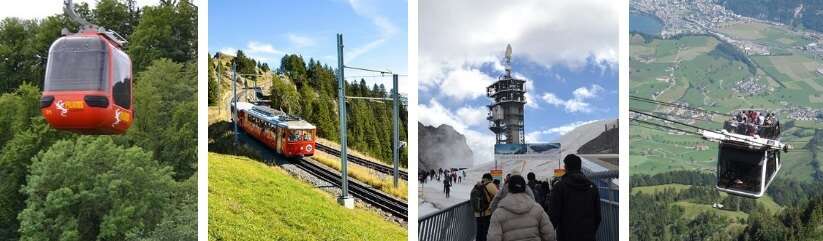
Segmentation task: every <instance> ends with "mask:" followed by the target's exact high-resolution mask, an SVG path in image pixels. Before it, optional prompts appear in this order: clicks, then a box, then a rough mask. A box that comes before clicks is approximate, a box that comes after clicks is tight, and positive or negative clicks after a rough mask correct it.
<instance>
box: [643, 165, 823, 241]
mask: <svg viewBox="0 0 823 241" xmlns="http://www.w3.org/2000/svg"><path fill="white" fill-rule="evenodd" d="M714 183H715V177H714V175H713V174H712V173H706V172H697V171H673V172H668V173H661V174H657V175H653V176H650V175H634V176H632V178H631V186H632V188H637V187H643V186H656V185H663V184H684V185H690V186H689V187H688V188H684V189H679V190H678V189H675V188H663V189H662V190H658V191H656V192H642V191H639V192H632V194H631V197H630V200H631V209H630V211H629V221H630V226H631V228H630V230H631V233H630V237H631V240H644V241H646V240H715V241H720V240H730V241H731V240H738V241H745V240H766V241H768V240H775V241H777V240H821V239H823V232H822V231H821V230H822V229H821V227H823V184H819V183H803V182H795V181H787V180H784V179H778V180H775V181H774V183H772V184H771V185H770V187H769V191H768V194H769V196H770V197H772V198H773V199H774V201H775V202H776V203H777V204H779V205H781V206H782V207H784V208H783V210H782V211H779V212H774V211H769V210H768V209H767V208H766V207H764V206H763V205H761V204H760V203H758V202H756V201H755V199H748V198H740V197H735V196H730V195H726V196H725V197H722V196H721V195H720V193H719V192H718V191H716V190H715V189H714ZM677 202H688V203H692V204H705V205H712V204H714V203H719V204H722V205H723V207H722V208H717V209H718V210H728V211H741V212H743V213H747V214H748V218H738V219H733V218H730V217H726V216H722V215H720V214H719V211H699V210H698V213H697V214H696V215H695V216H694V217H693V218H691V219H687V218H683V217H684V215H685V214H686V212H687V210H686V208H684V207H683V206H681V205H672V204H673V203H677Z"/></svg>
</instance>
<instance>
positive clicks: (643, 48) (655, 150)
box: [629, 25, 823, 181]
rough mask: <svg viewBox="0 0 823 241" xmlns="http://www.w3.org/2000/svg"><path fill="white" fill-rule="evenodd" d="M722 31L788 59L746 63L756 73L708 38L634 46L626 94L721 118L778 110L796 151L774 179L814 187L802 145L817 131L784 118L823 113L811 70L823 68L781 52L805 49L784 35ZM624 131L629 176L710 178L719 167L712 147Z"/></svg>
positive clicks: (822, 82) (813, 171)
mask: <svg viewBox="0 0 823 241" xmlns="http://www.w3.org/2000/svg"><path fill="white" fill-rule="evenodd" d="M723 31H726V32H727V33H728V34H730V35H732V36H735V37H741V38H744V39H755V40H758V41H762V42H764V43H766V44H768V45H769V46H770V47H772V48H770V49H771V50H772V51H777V50H783V51H784V52H787V53H788V55H784V56H754V57H751V59H752V61H753V62H752V63H753V64H752V65H751V66H755V68H754V69H750V68H749V65H747V64H746V63H745V62H744V61H743V60H741V59H740V58H739V57H738V56H735V54H733V53H730V51H732V50H729V49H724V48H722V46H721V45H723V44H722V43H720V42H719V41H718V40H717V39H716V38H714V37H711V36H683V37H681V38H678V39H665V40H664V39H653V40H650V41H633V42H632V43H631V46H630V52H631V59H630V60H631V73H630V77H631V82H630V85H631V88H630V94H631V95H634V96H640V97H644V98H653V99H657V100H661V101H668V102H677V103H681V104H688V105H689V106H694V107H699V108H703V109H707V110H712V111H718V112H723V113H727V112H729V111H731V110H735V109H740V108H762V109H769V110H772V111H777V113H778V115H779V116H780V117H781V118H782V121H783V123H784V124H786V125H784V130H783V135H782V137H783V140H784V141H787V142H789V143H791V144H792V145H793V146H795V147H798V148H799V149H798V150H796V151H794V152H791V153H787V154H784V155H783V159H784V160H785V161H786V162H784V167H783V171H781V173H782V175H780V176H779V177H778V178H788V179H792V180H798V181H812V180H813V178H814V177H815V176H816V175H818V174H817V172H819V171H817V167H816V166H817V164H816V163H815V162H816V160H815V158H813V153H812V151H811V150H809V149H807V147H806V143H807V142H808V141H809V140H810V139H811V138H810V136H811V135H810V134H809V133H813V132H814V129H821V128H823V125H821V124H820V123H815V122H813V121H790V119H789V118H788V117H789V116H790V114H791V113H794V112H795V111H797V110H798V109H802V108H823V96H822V95H821V94H820V91H823V77H820V76H819V75H817V74H816V73H815V71H816V67H817V66H823V61H819V60H815V59H813V58H811V57H809V56H807V55H805V54H804V53H803V52H801V51H798V50H796V49H792V48H787V47H785V45H786V43H794V44H797V43H803V42H802V41H800V37H798V36H796V35H790V34H789V33H788V32H786V31H785V30H783V29H778V28H774V27H769V26H767V25H753V26H736V27H735V26H729V27H728V28H727V29H724V30H723ZM635 37H637V36H635ZM780 39H784V40H785V39H794V41H791V42H790V41H780ZM780 43H783V45H780ZM740 82H746V83H749V84H748V85H752V86H759V88H757V90H756V91H755V92H752V89H750V88H741V87H740V86H744V85H742V84H740ZM630 108H632V109H639V110H645V111H659V112H668V109H666V108H661V107H659V106H654V105H650V104H646V103H642V102H634V101H633V102H632V103H630ZM686 120H687V121H694V120H690V119H686ZM720 121H722V117H716V118H714V119H713V120H712V121H711V122H708V121H694V122H693V124H695V125H698V126H702V127H704V128H709V129H719V128H721V124H719V123H720ZM789 122H791V126H789V125H788V124H789ZM630 128H631V129H630V131H629V133H630V139H631V146H632V148H631V150H630V157H631V164H630V165H631V169H630V170H631V173H632V175H634V174H656V173H663V172H669V171H673V170H698V171H707V172H713V171H714V169H715V167H716V165H717V164H716V155H717V144H714V143H709V142H705V141H703V140H701V139H700V138H696V137H694V136H686V135H678V134H676V133H669V132H665V131H660V130H652V129H648V128H644V127H639V126H635V125H632V126H631V127H630Z"/></svg>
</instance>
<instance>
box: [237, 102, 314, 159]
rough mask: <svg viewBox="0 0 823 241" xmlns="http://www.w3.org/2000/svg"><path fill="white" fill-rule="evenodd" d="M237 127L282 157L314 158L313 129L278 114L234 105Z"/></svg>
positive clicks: (239, 103) (248, 105)
mask: <svg viewBox="0 0 823 241" xmlns="http://www.w3.org/2000/svg"><path fill="white" fill-rule="evenodd" d="M236 109H237V110H238V112H237V119H238V125H239V126H240V127H241V128H243V130H244V131H245V132H246V133H248V134H249V135H251V136H253V137H254V138H255V139H257V140H258V141H260V142H262V143H263V144H265V145H266V146H267V147H269V148H271V149H272V150H275V151H276V152H277V153H278V154H280V155H283V156H285V157H289V158H293V157H304V156H313V155H314V149H315V135H316V128H315V126H314V125H312V124H310V123H309V122H307V121H305V120H302V119H300V118H297V117H293V116H289V115H287V114H286V113H283V112H281V111H278V110H274V109H272V108H269V107H265V106H258V105H252V104H250V103H246V102H238V103H237V108H236Z"/></svg>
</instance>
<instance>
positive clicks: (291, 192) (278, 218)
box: [209, 153, 408, 240]
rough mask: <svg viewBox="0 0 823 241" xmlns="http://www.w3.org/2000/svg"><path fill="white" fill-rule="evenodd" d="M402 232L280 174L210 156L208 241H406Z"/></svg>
mask: <svg viewBox="0 0 823 241" xmlns="http://www.w3.org/2000/svg"><path fill="white" fill-rule="evenodd" d="M407 237H408V234H407V232H406V228H405V227H402V226H400V225H398V224H396V223H393V222H390V221H386V220H385V219H384V218H383V217H382V216H380V215H379V214H377V213H375V212H371V211H367V210H363V209H359V208H357V209H354V210H348V209H345V208H342V207H341V206H340V205H338V204H337V202H336V201H335V198H334V197H332V195H330V194H328V193H326V192H324V191H321V190H318V188H317V187H314V186H311V185H308V184H306V183H304V182H301V181H299V180H297V179H295V178H293V177H291V176H290V175H289V174H287V173H286V172H285V171H284V170H282V169H280V168H277V167H270V166H266V165H265V164H263V163H260V162H256V161H253V160H251V159H248V158H245V157H237V156H229V155H221V154H215V153H209V240H406V239H407Z"/></svg>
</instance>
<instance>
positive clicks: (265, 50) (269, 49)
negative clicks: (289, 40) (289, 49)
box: [246, 41, 285, 54]
mask: <svg viewBox="0 0 823 241" xmlns="http://www.w3.org/2000/svg"><path fill="white" fill-rule="evenodd" d="M246 50H247V52H249V53H254V54H283V53H285V52H283V51H280V50H278V49H275V48H274V47H273V46H272V45H271V44H267V43H261V42H257V41H249V43H248V45H246Z"/></svg>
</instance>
